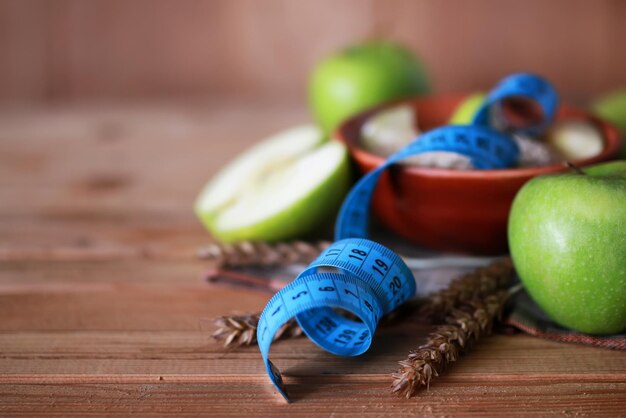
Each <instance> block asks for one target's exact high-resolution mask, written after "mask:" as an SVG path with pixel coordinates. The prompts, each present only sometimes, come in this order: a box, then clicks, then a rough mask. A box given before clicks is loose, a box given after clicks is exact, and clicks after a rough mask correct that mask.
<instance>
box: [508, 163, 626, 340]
mask: <svg viewBox="0 0 626 418" xmlns="http://www.w3.org/2000/svg"><path fill="white" fill-rule="evenodd" d="M508 234H509V247H510V250H511V257H512V258H513V263H514V265H515V268H516V270H517V273H518V275H519V277H520V278H521V280H522V282H523V283H524V286H525V287H526V289H527V290H528V293H529V294H530V296H531V297H532V298H533V299H534V300H535V302H537V304H538V305H539V306H540V307H541V308H542V309H543V310H544V311H545V312H546V313H547V314H548V315H549V316H550V317H551V318H552V319H553V320H554V321H555V322H557V323H559V324H560V325H562V326H565V327H567V328H571V329H574V330H577V331H580V332H584V333H589V334H612V333H617V332H621V331H623V330H625V329H626V161H616V162H611V163H605V164H600V165H596V166H593V167H588V168H585V169H584V171H583V170H581V171H580V172H576V173H567V174H558V175H550V176H541V177H536V178H534V179H532V180H531V181H529V182H528V183H526V185H524V187H523V188H522V189H521V190H520V191H519V193H518V194H517V196H516V197H515V200H514V202H513V206H512V208H511V213H510V217H509V225H508Z"/></svg>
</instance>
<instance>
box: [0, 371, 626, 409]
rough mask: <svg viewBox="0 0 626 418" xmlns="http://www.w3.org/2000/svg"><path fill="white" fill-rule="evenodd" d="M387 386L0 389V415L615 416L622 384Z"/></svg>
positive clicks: (624, 404)
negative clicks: (287, 392)
mask: <svg viewBox="0 0 626 418" xmlns="http://www.w3.org/2000/svg"><path fill="white" fill-rule="evenodd" d="M386 386H387V385H379V384H377V383H370V382H368V381H367V380H365V379H364V381H361V382H336V383H330V384H328V383H327V384H324V385H317V386H315V387H311V386H309V385H305V384H296V385H292V390H291V392H292V397H293V400H294V401H295V402H294V403H292V404H290V405H286V404H284V402H282V398H281V399H279V398H278V395H277V394H275V393H274V392H273V391H272V390H271V389H269V388H268V387H267V385H266V384H265V385H263V384H255V383H254V382H250V381H249V380H248V379H246V382H242V381H239V382H237V381H223V382H216V383H184V384H179V383H177V384H159V383H156V382H155V383H146V384H63V385H37V384H24V385H3V384H0V413H1V414H3V415H13V414H24V415H32V414H45V415H46V416H50V415H65V414H68V413H71V414H76V415H81V416H89V415H96V414H125V415H127V414H131V413H136V414H140V415H141V416H147V415H154V414H176V415H177V416H188V415H193V416H197V415H214V416H233V417H241V416H246V415H252V416H267V415H281V416H290V417H300V416H302V417H308V416H312V415H319V416H383V415H385V416H408V415H411V416H414V415H419V416H477V417H501V416H557V415H558V416H606V417H620V416H623V414H624V410H625V408H626V385H625V384H624V383H609V384H607V383H578V382H535V383H534V384H532V385H529V384H527V382H516V381H514V380H513V381H506V382H503V381H500V380H494V381H491V382H487V381H485V382H481V383H478V384H476V383H475V382H469V381H457V382H450V381H448V382H446V384H445V385H441V386H438V387H436V388H432V389H431V390H430V391H429V392H425V393H424V394H422V395H421V396H420V397H418V398H416V399H411V400H405V399H398V398H396V397H393V396H391V395H389V394H388V393H386V389H387V387H386Z"/></svg>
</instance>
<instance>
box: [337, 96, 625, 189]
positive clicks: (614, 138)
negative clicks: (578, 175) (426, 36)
mask: <svg viewBox="0 0 626 418" xmlns="http://www.w3.org/2000/svg"><path fill="white" fill-rule="evenodd" d="M471 94H473V93H462V94H433V95H427V96H420V97H411V98H406V99H401V100H394V101H391V102H386V103H383V104H381V105H378V106H375V107H373V108H370V109H367V110H365V111H363V112H360V113H358V114H356V115H354V116H352V117H350V118H349V119H347V120H345V121H344V122H342V123H341V124H340V125H339V127H338V128H337V129H336V130H335V132H333V134H332V137H333V138H334V139H336V140H339V141H340V142H343V143H344V144H345V145H346V146H347V147H348V150H349V151H350V154H352V155H353V156H354V158H355V159H356V160H357V161H358V162H359V163H361V164H363V165H366V166H370V165H371V166H373V167H377V166H379V165H381V164H383V163H384V161H385V158H384V157H381V156H379V155H376V154H373V153H371V152H368V151H366V150H365V149H363V148H362V147H360V146H358V145H357V144H356V142H357V139H356V138H353V137H351V136H350V135H349V132H350V131H351V130H352V129H354V128H355V126H354V125H357V126H356V128H357V129H358V130H359V132H360V130H361V127H362V126H363V124H364V123H365V121H366V120H367V119H368V118H370V117H371V116H373V115H374V114H376V113H378V112H381V111H383V110H385V109H389V108H391V107H394V106H398V105H402V104H410V105H411V107H412V108H415V107H416V105H417V103H419V102H428V101H451V100H462V99H463V98H464V97H467V96H469V95H471ZM563 111H565V112H568V113H574V114H578V115H579V117H580V118H581V119H586V120H588V121H590V122H592V123H593V124H594V125H595V126H596V127H597V128H598V129H599V130H600V131H601V134H602V138H603V139H604V148H603V149H602V151H601V152H600V153H599V154H597V155H595V156H593V157H590V158H585V159H582V160H575V161H572V163H574V164H575V165H576V166H579V167H584V166H588V165H591V164H595V163H600V162H606V161H608V160H609V159H610V158H611V157H616V156H617V155H618V152H619V149H620V142H621V141H620V136H619V131H618V130H617V128H616V127H615V126H613V125H612V124H610V123H609V122H607V121H605V120H603V119H600V118H598V117H597V116H595V115H593V114H592V113H591V112H590V111H588V110H586V109H582V108H579V107H576V106H570V105H567V104H560V105H559V109H558V111H557V120H558V119H559V115H562V112H563ZM567 168H568V167H567V165H566V164H563V163H556V164H550V165H544V166H537V167H525V168H506V169H497V170H453V169H446V168H432V167H414V166H401V170H402V171H403V172H405V173H407V174H409V175H413V176H420V177H431V178H446V179H490V180H491V179H494V178H501V179H507V178H527V177H534V176H538V175H541V174H549V173H555V172H559V171H565V170H566V169H567Z"/></svg>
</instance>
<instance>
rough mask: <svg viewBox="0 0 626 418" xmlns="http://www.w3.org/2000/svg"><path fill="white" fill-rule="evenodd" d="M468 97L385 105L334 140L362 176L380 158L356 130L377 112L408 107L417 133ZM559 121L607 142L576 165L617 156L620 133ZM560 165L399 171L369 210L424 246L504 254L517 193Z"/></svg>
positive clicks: (565, 114) (563, 114)
mask: <svg viewBox="0 0 626 418" xmlns="http://www.w3.org/2000/svg"><path fill="white" fill-rule="evenodd" d="M464 97H465V96H462V95H458V96H432V97H426V98H420V99H410V100H406V101H402V102H395V103H389V104H385V105H383V106H380V107H378V108H375V109H372V110H369V111H367V112H364V113H362V114H359V115H356V116H355V117H353V118H351V119H349V120H347V121H346V122H345V123H343V124H342V125H341V126H340V127H339V129H338V130H337V132H335V137H336V138H337V139H339V140H340V141H343V142H344V143H346V144H347V145H348V148H349V149H350V153H351V155H352V157H353V158H354V160H355V161H356V163H357V165H358V168H359V170H360V171H361V173H366V172H368V171H370V170H372V169H374V168H375V167H376V166H378V165H380V164H382V163H383V161H384V160H383V158H382V157H380V156H378V155H374V154H371V153H369V152H368V151H366V150H364V149H363V148H361V147H360V141H361V127H362V125H363V123H364V122H365V121H366V120H367V119H368V118H369V117H370V116H372V115H373V114H374V113H376V112H379V111H381V110H383V109H386V108H389V107H391V106H394V105H397V104H400V103H406V104H408V105H410V106H412V107H413V108H414V109H415V111H416V112H417V115H418V117H417V120H418V123H419V129H420V130H421V131H426V130H429V129H432V128H434V127H436V126H440V125H445V124H446V123H447V121H448V119H449V117H450V115H451V114H452V112H453V111H454V109H455V108H456V106H457V105H458V104H459V103H460V102H461V100H463V98H464ZM559 119H583V120H587V121H590V122H591V123H593V124H594V125H596V126H597V127H598V128H599V129H600V131H601V132H602V134H603V136H604V142H605V147H604V150H603V151H602V152H601V153H600V154H599V155H597V156H595V157H593V158H589V159H586V160H580V161H575V162H574V163H575V164H576V165H578V166H580V167H584V166H586V165H589V164H595V163H598V162H602V161H607V160H610V159H612V158H615V157H616V156H617V154H618V151H619V146H620V140H619V135H618V131H617V129H616V128H615V127H613V126H612V125H609V124H607V123H605V122H603V121H601V120H599V119H597V118H594V117H593V116H592V115H590V114H589V113H588V112H586V111H583V110H580V109H576V108H573V107H569V106H561V108H560V109H559V111H558V113H557V120H559ZM564 170H565V168H564V166H563V165H561V164H555V165H549V166H542V167H532V168H515V169H506V170H472V171H458V170H446V169H435V168H417V167H403V166H396V167H392V168H391V169H390V170H387V172H386V173H384V174H383V176H382V177H381V179H380V181H379V183H378V186H377V189H376V192H375V194H374V199H373V207H374V212H375V214H376V215H377V217H378V218H379V219H380V221H381V222H382V223H383V224H384V225H386V226H387V227H388V228H390V229H391V230H392V231H394V232H396V233H398V234H400V235H402V236H404V237H406V238H407V239H409V240H410V241H411V242H413V243H415V244H418V245H420V246H423V247H427V248H431V249H436V250H441V251H451V252H460V253H470V254H503V253H505V252H507V237H506V228H507V218H508V214H509V210H510V207H511V203H512V202H513V198H514V197H515V194H516V193H517V191H518V190H519V189H520V188H521V187H522V185H523V184H524V183H526V182H527V181H528V180H530V179H531V178H532V177H535V176H538V175H542V174H548V173H555V172H559V171H564Z"/></svg>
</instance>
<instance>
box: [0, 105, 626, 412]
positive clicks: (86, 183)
mask: <svg viewBox="0 0 626 418" xmlns="http://www.w3.org/2000/svg"><path fill="white" fill-rule="evenodd" d="M304 120H306V113H305V111H304V109H303V108H302V107H298V106H296V107H293V106H288V105H285V106H282V105H274V106H268V105H260V104H256V105H255V104H248V105H241V104H238V103H230V104H229V103H227V104H221V105H220V106H217V105H215V104H212V103H196V104H187V105H165V104H164V105H133V106H131V105H121V106H104V105H85V106H80V107H78V106H73V107H53V108H39V109H32V108H10V109H6V108H5V109H2V110H1V111H0V416H8V415H20V414H23V415H28V416H31V415H38V414H39V415H50V414H59V415H66V414H70V413H74V414H76V415H81V416H84V415H89V414H111V413H121V414H129V413H131V412H135V413H139V414H140V415H147V414H161V413H175V414H177V415H184V414H189V415H197V414H216V415H232V416H243V415H244V414H247V413H249V414H254V415H256V414H269V413H283V414H285V415H291V416H296V415H301V416H309V415H311V414H313V413H318V414H321V415H351V414H353V415H381V414H383V413H388V414H398V415H403V414H417V415H476V416H487V415H494V416H498V415H499V416H502V415H518V414H519V415H523V414H540V415H587V414H588V415H606V416H613V417H614V416H619V415H620V414H621V415H624V414H626V354H624V353H621V352H614V351H608V350H602V349H594V348H588V347H582V346H574V345H563V344H558V343H553V342H548V341H544V340H540V339H536V338H531V337H528V336H525V335H515V336H504V335H496V336H493V337H491V338H487V339H485V340H484V342H483V343H482V344H480V345H478V346H477V347H476V348H475V349H474V350H473V351H472V352H470V353H469V354H468V355H467V356H465V357H464V358H463V359H462V361H459V362H458V363H456V364H454V365H453V366H452V368H451V369H450V370H449V372H448V373H446V374H445V375H444V376H442V377H441V378H438V379H437V380H436V381H435V382H434V383H433V385H432V386H431V388H430V390H429V391H427V392H423V393H422V394H421V395H420V396H419V397H417V398H414V399H411V400H405V399H398V398H396V397H394V396H391V395H390V394H389V390H388V388H389V385H390V373H391V372H392V371H394V370H395V368H396V362H397V361H398V360H400V359H402V358H404V357H405V356H406V353H407V352H408V350H409V349H411V348H413V347H415V346H417V345H418V344H420V342H421V341H422V339H423V337H424V336H425V335H426V333H427V329H425V328H420V327H417V326H415V325H410V324H404V325H398V326H395V327H391V328H386V329H384V330H380V332H379V334H377V336H376V338H375V340H374V343H373V347H372V349H371V350H370V352H368V353H367V354H366V355H364V356H361V357H358V358H351V359H345V358H338V357H334V356H332V355H329V354H327V353H325V352H322V351H321V350H320V349H318V348H317V347H316V346H314V345H313V344H312V343H310V342H309V341H308V340H306V339H300V340H294V341H289V342H284V343H280V344H276V345H275V346H274V347H273V349H272V350H273V351H272V352H273V356H272V358H273V359H274V361H275V362H276V363H277V365H279V366H280V367H281V369H282V370H283V372H284V374H285V375H286V380H287V383H288V384H289V385H290V388H291V392H292V394H293V398H294V401H295V402H294V403H293V404H291V405H285V404H284V403H283V402H282V400H281V398H280V397H279V395H277V393H276V392H275V391H274V390H273V389H272V387H271V385H270V384H269V381H268V379H267V377H266V375H265V370H264V367H263V364H262V361H261V359H260V356H259V353H258V350H257V348H256V347H249V348H247V349H243V350H241V351H237V352H225V351H223V350H222V349H221V348H220V346H219V345H217V344H215V343H213V342H212V341H211V338H210V332H211V331H212V329H213V328H212V325H211V322H210V318H212V317H214V316H216V315H219V314H225V313H229V312H232V311H236V310H239V311H256V310H259V309H261V308H262V307H263V306H264V304H265V302H266V301H267V299H268V296H267V295H266V294H260V293H254V292H246V291H236V290H232V289H225V288H214V287H209V286H207V284H206V283H205V282H204V281H203V279H202V273H203V271H204V270H205V269H206V268H207V265H206V263H205V262H202V261H198V260H196V259H195V251H196V248H197V247H198V246H200V245H202V244H203V243H206V242H207V241H208V236H207V234H206V233H205V232H204V231H203V229H202V227H201V226H200V225H199V223H198V222H197V221H196V220H195V218H194V216H193V214H192V213H191V206H192V201H193V199H194V197H195V195H196V193H197V192H198V191H199V189H200V187H201V186H202V185H203V183H204V181H205V180H206V179H207V178H208V177H209V176H210V175H211V174H212V173H213V172H215V170H216V169H217V168H218V167H219V166H220V165H221V164H223V163H224V162H225V161H226V160H228V159H229V158H230V157H232V156H233V155H235V154H236V153H237V152H238V151H240V150H242V149H244V148H245V147H246V146H248V145H249V144H251V143H252V142H253V141H255V140H257V139H259V137H260V136H261V135H263V134H267V133H271V132H272V131H274V130H277V129H280V128H283V127H286V126H289V125H291V124H294V123H298V122H300V121H304Z"/></svg>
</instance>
